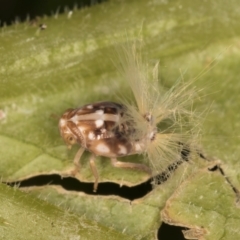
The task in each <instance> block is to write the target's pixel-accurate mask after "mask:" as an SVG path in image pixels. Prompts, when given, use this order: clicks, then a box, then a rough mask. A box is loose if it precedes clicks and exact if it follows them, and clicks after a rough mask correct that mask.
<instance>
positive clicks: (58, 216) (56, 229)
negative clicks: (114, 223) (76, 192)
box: [0, 184, 129, 240]
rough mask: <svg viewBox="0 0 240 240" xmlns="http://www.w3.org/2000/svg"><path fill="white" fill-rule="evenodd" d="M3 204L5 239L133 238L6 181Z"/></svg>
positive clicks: (0, 194) (0, 230)
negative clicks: (12, 185)
mask: <svg viewBox="0 0 240 240" xmlns="http://www.w3.org/2000/svg"><path fill="white" fill-rule="evenodd" d="M0 204H1V210H0V236H1V239H19V240H21V239H24V240H28V239H33V238H35V239H46V240H47V239H94V238H95V239H129V237H127V238H126V236H124V235H123V234H120V233H119V232H116V231H113V230H110V229H107V228H104V227H103V226H100V225H98V224H96V223H94V222H90V221H88V220H86V219H85V218H84V217H83V216H81V217H77V216H75V215H74V214H72V213H70V212H69V211H67V210H65V211H63V210H61V209H60V208H59V207H56V206H54V205H52V204H49V203H47V202H45V201H43V200H39V199H36V198H34V197H33V196H31V195H29V194H26V193H21V192H20V191H19V190H17V189H11V188H9V187H7V186H5V185H3V184H1V185H0Z"/></svg>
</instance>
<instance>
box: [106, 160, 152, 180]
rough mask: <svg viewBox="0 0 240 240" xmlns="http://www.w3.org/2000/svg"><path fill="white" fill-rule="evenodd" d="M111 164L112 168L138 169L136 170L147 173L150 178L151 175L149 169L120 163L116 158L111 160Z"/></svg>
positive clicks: (141, 165) (136, 164)
mask: <svg viewBox="0 0 240 240" xmlns="http://www.w3.org/2000/svg"><path fill="white" fill-rule="evenodd" d="M111 163H112V165H113V166H114V167H118V168H132V169H138V170H141V171H144V172H147V173H148V174H149V175H150V176H151V175H152V171H151V169H150V168H149V167H147V166H146V165H144V164H140V163H130V162H121V161H118V160H117V159H116V158H111Z"/></svg>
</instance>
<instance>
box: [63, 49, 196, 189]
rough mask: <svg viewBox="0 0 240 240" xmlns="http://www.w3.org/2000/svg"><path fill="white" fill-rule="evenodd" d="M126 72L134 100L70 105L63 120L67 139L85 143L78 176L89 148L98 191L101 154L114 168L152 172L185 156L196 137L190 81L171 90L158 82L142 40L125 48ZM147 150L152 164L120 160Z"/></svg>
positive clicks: (81, 150) (82, 144) (81, 143)
mask: <svg viewBox="0 0 240 240" xmlns="http://www.w3.org/2000/svg"><path fill="white" fill-rule="evenodd" d="M123 52H124V58H125V60H124V61H123V62H122V66H121V68H122V70H123V73H124V77H125V79H126V81H127V83H128V84H129V86H130V88H131V91H132V93H133V96H134V100H133V101H132V102H131V101H127V100H124V99H123V100H122V102H119V103H116V102H111V101H103V102H96V103H91V104H87V105H84V106H82V107H79V108H75V109H69V110H67V111H66V112H65V113H64V114H63V115H62V117H61V118H60V120H59V130H60V133H61V136H62V138H63V139H64V141H65V142H66V144H67V145H68V147H71V146H72V145H74V144H78V145H80V146H81V147H80V149H79V150H78V152H77V153H76V156H75V158H74V164H75V169H74V170H73V171H72V174H73V175H75V174H76V173H77V172H78V171H79V170H80V164H79V161H80V158H81V156H82V154H83V152H84V151H85V150H86V151H89V152H90V153H91V156H90V160H89V161H90V167H91V170H92V173H93V175H94V178H95V182H94V188H93V191H97V187H98V172H97V169H96V166H95V160H96V156H104V157H108V158H110V159H111V163H112V165H113V166H114V167H119V168H132V169H138V170H142V171H145V172H147V173H148V174H149V176H152V175H153V174H156V173H159V172H160V171H162V170H163V169H164V168H165V167H166V166H167V165H169V164H170V163H172V162H174V161H176V160H177V159H179V156H180V152H181V150H182V148H183V145H184V144H189V139H190V138H191V135H192V134H191V132H192V129H191V124H190V123H191V119H192V116H193V111H192V110H191V105H192V99H193V93H194V92H195V91H192V89H191V87H189V86H190V85H191V84H190V83H182V82H181V81H179V82H178V83H177V84H176V85H175V86H173V87H172V88H170V89H169V90H167V91H165V89H163V87H161V85H160V84H159V82H158V64H156V65H155V67H153V69H152V70H151V71H149V69H148V65H147V64H146V65H145V64H144V63H143V61H142V59H141V56H140V55H139V54H138V53H137V50H136V45H133V46H132V47H128V48H126V49H123ZM133 154H144V155H145V159H147V163H143V164H140V163H132V162H125V161H119V160H118V158H120V157H124V156H129V155H133Z"/></svg>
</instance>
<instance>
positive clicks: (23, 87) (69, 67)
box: [0, 0, 240, 239]
mask: <svg viewBox="0 0 240 240" xmlns="http://www.w3.org/2000/svg"><path fill="white" fill-rule="evenodd" d="M236 6H238V1H237V0H231V1H228V4H226V2H225V1H218V2H209V1H206V2H202V1H201V2H196V1H190V0H183V1H181V2H179V1H171V2H168V1H144V0H138V1H137V0H134V1H127V0H126V1H109V2H106V3H103V4H99V5H97V6H94V7H92V8H87V9H82V10H78V11H74V12H73V14H72V16H71V17H70V15H68V14H63V15H59V16H58V17H57V18H43V19H40V20H39V24H40V23H44V24H46V25H47V29H46V30H40V29H39V28H38V26H33V25H30V24H29V23H25V24H19V25H14V26H12V27H7V28H3V29H1V33H0V56H1V66H0V110H1V111H0V119H1V120H0V144H1V148H0V156H1V157H0V166H1V168H0V175H1V177H2V179H3V181H15V180H18V179H24V178H27V177H29V176H33V175H37V174H41V173H45V174H46V173H47V174H50V173H59V172H61V173H62V172H64V173H67V172H68V171H69V169H71V168H72V166H73V164H72V159H73V157H74V154H75V153H76V151H77V147H76V148H73V149H72V150H71V151H68V150H67V148H66V146H65V145H64V143H63V141H62V139H61V138H60V135H59V132H58V117H57V118H55V117H54V116H60V115H61V114H62V113H63V112H64V111H65V110H66V109H67V108H75V107H78V106H81V105H84V104H86V103H91V102H94V101H101V100H112V101H117V99H118V95H119V92H120V94H123V95H124V94H125V92H126V94H125V95H126V96H127V97H128V96H129V95H128V93H129V90H126V83H125V82H124V79H119V74H118V73H117V70H116V67H115V66H114V65H118V61H119V59H118V56H117V55H118V54H117V51H116V49H119V46H121V45H123V44H124V43H125V42H128V41H131V40H134V39H139V38H142V39H143V40H144V48H143V54H144V56H146V58H148V59H149V61H150V63H155V62H157V61H158V60H160V68H161V71H160V77H161V80H162V84H163V85H164V86H166V87H170V86H172V85H173V83H174V81H176V80H177V79H178V78H179V76H180V75H181V73H184V75H183V78H184V79H185V80H186V81H188V80H191V79H193V78H195V77H196V76H198V77H197V79H196V80H195V81H194V85H196V86H197V88H200V89H201V88H203V95H205V97H204V98H202V99H200V100H199V101H197V102H196V103H195V111H199V112H202V111H205V112H206V113H205V114H204V115H205V119H201V121H202V122H203V126H202V130H203V136H202V145H203V147H202V149H203V150H204V152H207V153H208V155H210V156H214V157H216V158H219V159H221V161H222V168H223V169H224V172H225V174H226V176H229V178H230V180H231V182H232V184H233V185H234V186H235V187H236V188H237V189H240V174H239V171H238V169H239V160H238V159H239V156H240V149H239V148H238V145H239V134H238V132H240V131H239V130H240V125H239V122H240V113H239V102H240V95H239V89H240V82H239V79H238V75H239V74H238V73H239V59H240V57H239V56H240V55H239V44H238V42H239V33H240V27H239V22H240V21H239V20H240V19H239V18H240V17H239V14H238V9H237V7H236ZM215 63H216V64H215ZM201 72H203V74H201ZM199 75H200V76H199ZM88 157H89V155H88V154H85V155H84V156H83V158H82V159H81V171H80V173H79V175H78V176H77V177H78V178H79V179H81V181H87V182H93V176H92V174H91V171H90V168H89V166H88ZM127 159H130V160H133V161H135V162H141V161H142V158H141V157H139V156H137V157H136V156H133V157H131V158H126V161H127ZM130 160H129V161H130ZM206 165H207V164H206V163H204V162H201V160H199V159H194V161H193V162H191V163H190V164H188V163H186V164H184V165H182V166H181V167H179V169H178V170H177V171H176V173H174V174H173V176H172V177H171V178H170V179H169V181H167V182H165V183H164V184H161V185H160V186H157V187H155V188H154V190H153V191H151V192H150V193H149V194H148V195H146V196H145V197H143V198H142V199H137V200H134V201H132V202H130V201H129V200H127V199H123V198H121V197H117V196H111V195H110V196H108V197H106V196H100V195H98V196H93V195H87V194H84V193H79V192H76V191H75V192H74V191H71V192H70V191H67V190H63V189H62V188H61V187H59V186H58V187H56V186H55V187H54V188H53V187H51V186H46V187H44V188H31V192H32V193H33V194H35V195H37V196H38V197H40V198H43V199H45V200H47V201H49V202H50V203H52V204H53V205H55V206H58V209H57V208H56V210H54V211H53V212H51V217H52V218H53V219H56V218H57V216H58V214H60V215H61V214H65V213H63V212H62V210H63V211H65V210H66V209H68V210H70V211H71V212H72V213H73V218H78V217H79V216H82V215H84V216H85V218H86V219H89V220H90V221H94V224H96V225H97V224H98V223H100V224H102V225H104V226H106V231H105V232H104V234H105V233H106V232H108V231H110V230H109V229H110V228H114V229H115V230H117V231H118V232H119V234H120V232H121V233H123V234H126V235H127V236H128V237H129V236H131V237H133V238H136V239H143V238H144V237H145V238H146V239H152V238H153V236H156V232H157V229H158V227H159V226H160V225H161V222H162V220H164V221H165V222H169V223H170V224H172V223H174V224H176V225H179V226H186V227H189V228H191V229H201V227H202V226H203V228H204V229H203V231H202V229H201V231H200V233H201V234H202V235H203V236H204V237H206V238H207V239H221V238H224V239H232V238H231V237H232V236H234V238H235V239H237V238H239V234H240V233H239V232H240V231H239V228H238V225H239V224H238V221H239V219H238V218H237V213H238V209H237V207H236V205H235V200H236V196H235V195H234V193H233V191H232V189H231V187H230V186H229V184H228V183H227V182H226V181H224V177H223V176H221V175H217V173H215V172H214V173H213V172H208V171H207V166H206ZM97 168H98V171H99V174H100V179H99V181H100V182H102V181H109V182H116V183H119V184H127V185H129V186H133V185H135V184H137V183H140V182H143V181H145V180H146V179H147V178H148V176H147V175H146V174H144V173H141V172H136V171H132V170H123V169H114V168H113V167H112V166H111V165H110V162H109V160H107V159H105V158H99V161H97ZM216 175H217V176H216ZM207 186H213V187H207ZM3 187H4V186H3ZM220 187H221V189H220ZM194 189H196V191H194ZM220 190H221V195H222V196H226V198H227V200H226V199H224V198H220V197H217V195H214V192H215V191H217V192H218V193H220ZM4 191H7V192H9V194H10V195H11V196H14V194H13V193H12V191H15V190H10V189H8V188H7V190H4ZM179 192H180V193H179ZM181 192H184V193H185V194H184V195H182V194H181ZM19 194H20V193H19ZM21 194H23V196H24V198H23V199H26V201H30V202H32V206H33V208H35V209H36V210H37V211H39V212H41V211H43V212H44V207H42V206H44V205H45V203H44V204H37V202H38V200H34V201H33V200H28V199H32V197H31V196H30V195H28V194H26V193H25V194H24V193H21ZM203 194H204V196H205V195H206V196H207V197H204V198H203V200H201V201H200V202H198V208H197V209H196V208H194V207H189V208H188V207H187V208H186V206H188V205H189V204H190V203H194V202H196V201H197V199H198V198H199V197H200V196H201V195H203ZM9 198H11V197H9ZM14 201H15V200H14ZM24 201H25V200H24ZM2 202H5V204H7V198H3V201H2ZM16 202H17V200H16ZM35 202H36V205H34V203H35ZM166 202H167V204H166ZM213 202H214V203H216V204H215V205H214V206H211V204H210V205H209V203H213ZM176 203H178V204H176ZM46 204H47V203H46ZM165 204H166V206H165ZM23 205H24V206H25V204H23ZM27 205H28V203H26V206H27ZM22 208H23V206H19V208H16V211H20V210H19V209H22ZM59 208H61V209H62V210H59ZM54 209H55V208H54ZM199 209H200V210H199ZM162 210H163V212H162V215H161V216H163V213H164V214H165V215H164V217H163V219H161V216H160V212H161V211H162ZM9 211H11V209H10V210H9ZM14 211H15V210H13V212H11V216H12V215H14V213H15V212H14ZM26 211H28V212H33V211H34V210H32V208H29V209H28V210H26ZM58 211H59V213H58ZM196 211H200V212H201V214H200V213H199V212H198V216H199V218H198V221H196V219H195V218H194V216H195V215H196ZM212 211H214V214H216V216H221V218H219V221H218V222H217V221H211V220H209V219H211V218H208V216H209V215H211V213H212ZM229 211H230V212H234V211H235V214H236V215H234V217H229ZM166 212H167V213H166ZM179 212H181V214H180V215H181V216H180V217H181V218H178V215H179ZM1 214H2V213H1ZM29 214H30V213H29ZM33 214H34V212H33ZM45 214H49V213H48V212H46V213H45ZM166 214H167V215H166ZM166 216H167V217H166ZM206 216H207V217H206ZM0 217H1V219H3V220H2V223H3V225H4V223H5V222H10V220H9V218H7V217H6V216H5V215H1V216H0ZM31 218H34V215H33V216H32V217H31ZM43 218H44V217H43ZM233 218H234V219H235V220H236V223H233V222H234V221H233ZM81 219H82V218H81ZM20 220H21V219H20ZM220 220H221V221H220ZM18 221H19V220H18ZM62 221H63V222H62V224H63V225H64V224H67V221H68V220H67V219H65V218H64V220H62ZM210 223H211V226H212V228H211V229H210V228H209V224H210ZM44 224H45V223H44V222H43V224H42V225H41V224H38V226H39V229H37V231H38V230H39V232H41V229H43V228H44V226H45V225H44ZM75 224H79V222H77V223H75ZM63 225H59V226H63ZM30 226H32V225H30V224H29V227H30ZM40 226H41V228H40ZM64 226H65V225H64ZM74 226H77V225H74ZM48 227H49V226H48ZM18 228H21V225H18ZM18 228H16V232H17V231H20V230H18ZM35 228H36V227H35ZM49 229H50V228H49ZM59 229H60V228H58V230H59ZM86 229H87V230H86V234H87V233H88V231H91V230H89V228H88V227H87V228H86ZM90 229H91V228H90ZM216 229H221V231H219V232H218V235H217V234H216V231H217V230H216ZM22 230H23V231H24V229H22ZM9 231H10V230H9ZM14 231H15V230H14ZM49 231H50V230H49ZM193 232H194V230H193ZM193 232H191V231H190V233H188V234H193V235H194V234H195V232H194V233H193ZM12 233H13V232H12ZM9 234H11V231H10V233H9ZM13 234H15V233H13ZM23 234H25V235H28V230H26V231H25V232H24V233H23ZM32 234H33V233H32ZM67 234H70V233H67ZM74 234H77V232H76V231H75V232H74ZM110 234H113V235H112V236H114V237H112V239H113V238H114V239H117V238H116V237H115V235H114V233H112V232H111V233H110ZM201 234H200V235H201ZM30 235H31V234H30ZM30 235H28V236H29V237H30ZM202 235H201V236H202ZM9 236H10V235H9ZM12 236H14V235H12ZM31 236H33V235H31ZM86 236H87V235H86ZM103 236H104V235H103ZM121 236H122V235H121ZM194 236H196V234H195V235H194ZM69 238H70V235H69ZM69 238H68V239H69ZM93 238H95V237H94V235H93V236H92V239H93ZM25 239H26V238H25ZM44 239H46V238H45V237H44ZM49 239H50V238H49ZM98 239H100V238H98Z"/></svg>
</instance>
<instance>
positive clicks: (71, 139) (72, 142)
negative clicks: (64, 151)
mask: <svg viewBox="0 0 240 240" xmlns="http://www.w3.org/2000/svg"><path fill="white" fill-rule="evenodd" d="M67 141H68V142H69V143H70V144H74V143H75V142H76V141H75V138H74V137H73V136H69V137H68V138H67Z"/></svg>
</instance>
